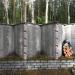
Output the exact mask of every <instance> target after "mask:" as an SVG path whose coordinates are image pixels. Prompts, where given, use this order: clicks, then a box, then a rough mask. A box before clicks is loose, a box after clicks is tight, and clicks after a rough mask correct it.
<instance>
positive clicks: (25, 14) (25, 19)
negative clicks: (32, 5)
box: [23, 0, 27, 22]
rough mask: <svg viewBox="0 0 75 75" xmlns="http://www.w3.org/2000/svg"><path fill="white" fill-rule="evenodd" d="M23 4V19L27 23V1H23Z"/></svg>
mask: <svg viewBox="0 0 75 75" xmlns="http://www.w3.org/2000/svg"><path fill="white" fill-rule="evenodd" d="M23 2H24V13H23V14H24V16H23V19H24V22H26V21H27V4H26V2H25V0H23Z"/></svg>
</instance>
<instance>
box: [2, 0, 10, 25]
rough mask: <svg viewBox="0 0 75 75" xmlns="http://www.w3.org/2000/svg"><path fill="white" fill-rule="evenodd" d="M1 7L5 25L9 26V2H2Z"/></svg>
mask: <svg viewBox="0 0 75 75" xmlns="http://www.w3.org/2000/svg"><path fill="white" fill-rule="evenodd" d="M3 5H4V9H5V19H6V22H7V24H9V17H8V8H9V0H3Z"/></svg>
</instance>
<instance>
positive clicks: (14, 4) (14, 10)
mask: <svg viewBox="0 0 75 75" xmlns="http://www.w3.org/2000/svg"><path fill="white" fill-rule="evenodd" d="M14 23H16V0H13V24H14Z"/></svg>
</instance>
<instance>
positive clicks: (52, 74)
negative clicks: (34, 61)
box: [0, 69, 72, 75]
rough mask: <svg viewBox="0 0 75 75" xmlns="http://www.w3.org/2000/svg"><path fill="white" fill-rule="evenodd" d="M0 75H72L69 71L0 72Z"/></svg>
mask: <svg viewBox="0 0 75 75" xmlns="http://www.w3.org/2000/svg"><path fill="white" fill-rule="evenodd" d="M0 75H72V72H71V70H70V69H58V70H24V71H18V70H17V71H0Z"/></svg>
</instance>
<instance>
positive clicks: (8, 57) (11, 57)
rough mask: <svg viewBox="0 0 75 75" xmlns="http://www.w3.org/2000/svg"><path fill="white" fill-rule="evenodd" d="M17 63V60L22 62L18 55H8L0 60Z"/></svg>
mask: <svg viewBox="0 0 75 75" xmlns="http://www.w3.org/2000/svg"><path fill="white" fill-rule="evenodd" d="M8 60H9V61H12V60H14V61H19V60H24V59H23V58H22V57H20V56H18V55H8V56H6V57H3V58H0V61H8Z"/></svg>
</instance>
